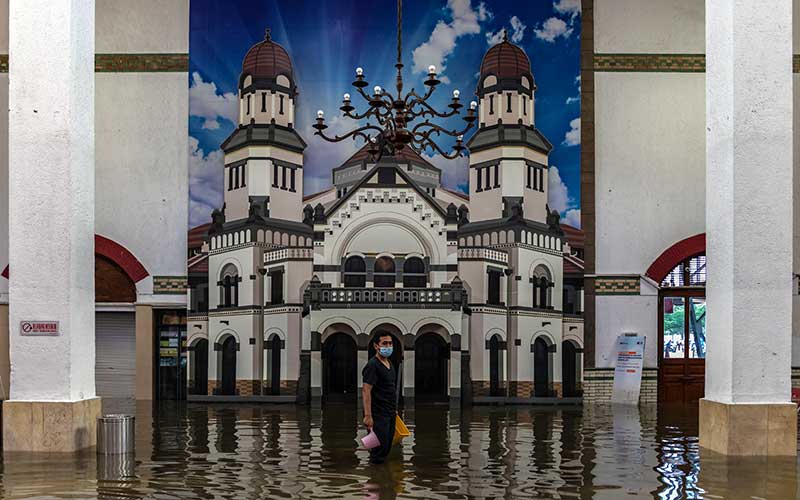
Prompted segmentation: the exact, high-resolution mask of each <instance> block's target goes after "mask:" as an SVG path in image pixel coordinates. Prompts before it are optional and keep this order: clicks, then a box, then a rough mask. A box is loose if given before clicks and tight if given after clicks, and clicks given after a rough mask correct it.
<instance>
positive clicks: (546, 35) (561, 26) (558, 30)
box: [533, 17, 573, 43]
mask: <svg viewBox="0 0 800 500" xmlns="http://www.w3.org/2000/svg"><path fill="white" fill-rule="evenodd" d="M572 31H573V29H572V28H571V27H569V26H567V23H565V22H564V21H562V20H561V19H559V18H557V17H551V18H549V19H547V20H546V21H545V22H544V23H542V24H541V26H539V27H538V28H534V29H533V33H534V34H535V35H536V38H539V39H541V40H544V41H545V42H550V43H554V42H555V41H556V38H558V37H564V38H569V36H570V35H571V34H572Z"/></svg>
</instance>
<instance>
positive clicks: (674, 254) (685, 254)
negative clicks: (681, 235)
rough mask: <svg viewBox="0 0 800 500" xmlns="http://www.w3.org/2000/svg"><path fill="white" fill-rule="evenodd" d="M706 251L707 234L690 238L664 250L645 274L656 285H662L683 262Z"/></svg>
mask: <svg viewBox="0 0 800 500" xmlns="http://www.w3.org/2000/svg"><path fill="white" fill-rule="evenodd" d="M705 251H706V234H705V233H700V234H696V235H694V236H690V237H689V238H686V239H684V240H681V241H679V242H677V243H675V244H674V245H672V246H671V247H669V248H667V249H666V250H664V252H662V253H661V255H659V256H658V258H657V259H656V260H655V261H653V263H652V264H650V267H649V268H647V272H646V273H645V274H646V275H647V276H648V277H649V278H652V279H653V281H655V282H656V283H661V280H663V279H664V278H665V277H666V276H667V274H669V272H670V271H672V269H673V268H674V267H675V266H677V265H678V264H679V263H680V262H681V261H683V260H684V259H687V258H689V257H691V256H693V255H697V254H699V253H703V252H705Z"/></svg>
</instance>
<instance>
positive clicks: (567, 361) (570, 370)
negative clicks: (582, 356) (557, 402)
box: [561, 340, 580, 398]
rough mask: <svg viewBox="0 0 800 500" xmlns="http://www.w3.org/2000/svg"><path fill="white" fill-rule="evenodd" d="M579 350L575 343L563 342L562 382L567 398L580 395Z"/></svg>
mask: <svg viewBox="0 0 800 500" xmlns="http://www.w3.org/2000/svg"><path fill="white" fill-rule="evenodd" d="M578 366H579V365H578V350H577V347H576V346H575V343H574V342H572V341H571V340H565V341H564V342H562V343H561V382H562V384H563V385H562V388H563V391H564V397H565V398H573V397H577V396H580V393H579V391H578Z"/></svg>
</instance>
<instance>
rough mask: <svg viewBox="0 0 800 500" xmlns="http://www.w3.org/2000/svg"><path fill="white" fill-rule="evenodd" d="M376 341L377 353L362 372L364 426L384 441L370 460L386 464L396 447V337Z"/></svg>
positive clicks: (386, 335) (374, 451) (383, 335)
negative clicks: (393, 353) (394, 440)
mask: <svg viewBox="0 0 800 500" xmlns="http://www.w3.org/2000/svg"><path fill="white" fill-rule="evenodd" d="M373 344H374V345H375V356H373V357H372V359H370V360H369V361H367V366H365V367H364V370H363V371H362V372H361V376H362V377H363V379H364V386H363V388H362V397H363V400H364V425H366V426H367V428H368V429H372V430H373V431H374V432H375V434H376V435H377V436H378V440H380V443H381V444H380V445H379V446H377V447H375V448H373V449H371V450H370V451H369V458H370V462H372V463H373V464H382V463H383V462H384V460H386V456H387V455H388V454H389V450H391V449H392V439H394V426H395V418H396V417H395V416H396V415H397V402H396V400H395V388H396V385H397V373H395V372H396V370H395V369H394V367H393V366H392V363H391V362H390V361H389V357H390V356H391V355H392V352H393V350H394V346H393V345H392V336H391V335H389V334H380V335H378V336H377V337H375V339H374V340H373Z"/></svg>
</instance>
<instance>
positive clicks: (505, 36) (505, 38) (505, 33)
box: [503, 28, 508, 42]
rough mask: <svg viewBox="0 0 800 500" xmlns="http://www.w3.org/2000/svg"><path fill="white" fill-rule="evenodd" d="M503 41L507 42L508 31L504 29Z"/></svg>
mask: <svg viewBox="0 0 800 500" xmlns="http://www.w3.org/2000/svg"><path fill="white" fill-rule="evenodd" d="M503 41H504V42H507V41H508V30H507V29H506V28H503Z"/></svg>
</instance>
